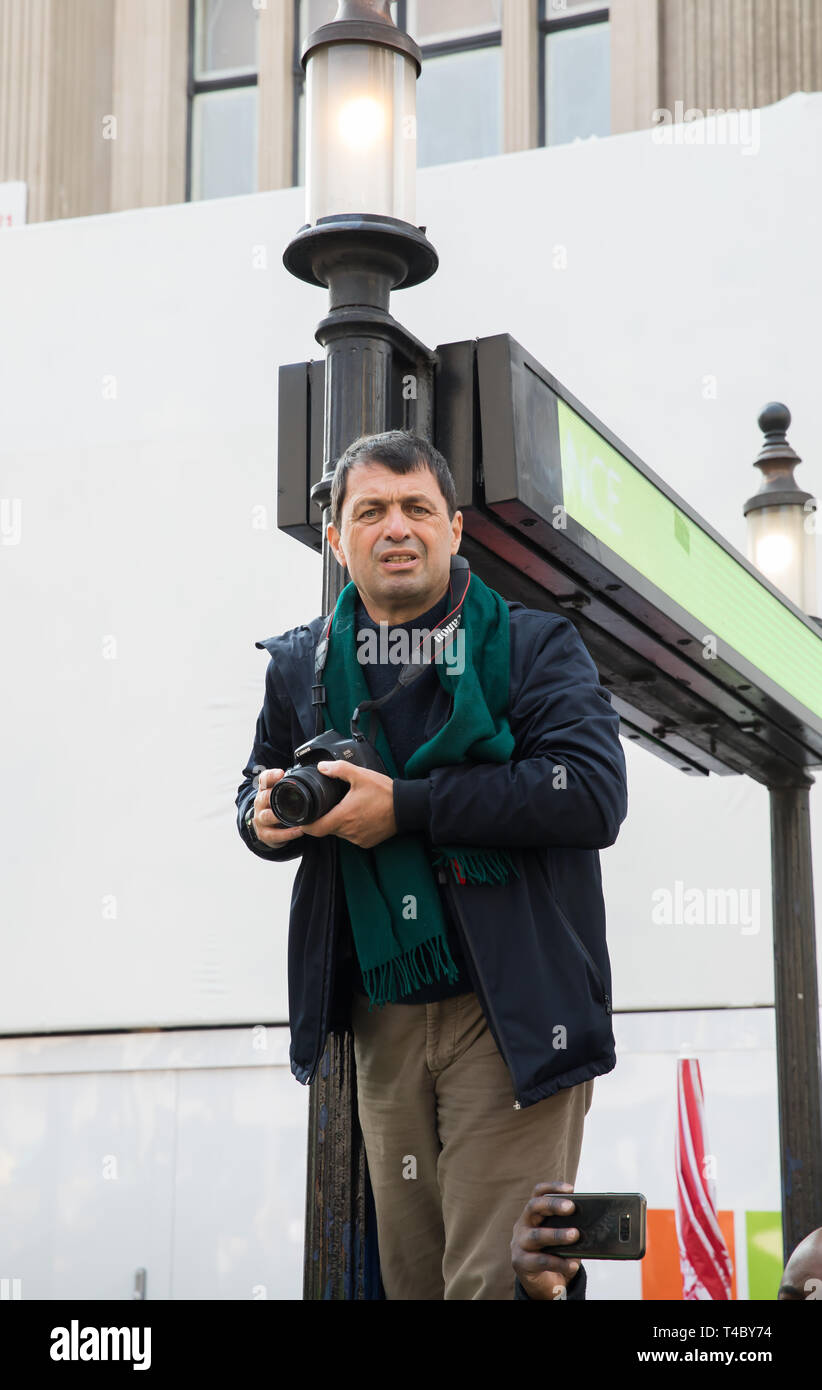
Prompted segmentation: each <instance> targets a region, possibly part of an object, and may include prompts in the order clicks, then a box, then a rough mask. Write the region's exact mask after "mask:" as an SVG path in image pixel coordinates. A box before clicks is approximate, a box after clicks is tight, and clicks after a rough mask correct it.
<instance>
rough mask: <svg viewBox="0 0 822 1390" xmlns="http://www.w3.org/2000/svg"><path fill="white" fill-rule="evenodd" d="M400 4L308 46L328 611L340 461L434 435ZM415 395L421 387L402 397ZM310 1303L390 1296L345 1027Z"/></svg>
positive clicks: (319, 1161)
mask: <svg viewBox="0 0 822 1390" xmlns="http://www.w3.org/2000/svg"><path fill="white" fill-rule="evenodd" d="M389 3H390V0H339V9H338V11H337V14H336V16H335V18H334V19H333V20H332V21H331V23H330V24H325V25H323V26H322V28H320V29H316V30H315V31H314V33H312V34H310V35H309V36H308V38H307V39H306V41H305V44H304V45H303V50H302V63H303V67H304V68H305V70H306V114H307V131H306V224H305V226H303V227H301V228H300V230H299V232H298V233H297V235H296V236H295V237H294V238H293V240H292V241H291V242H290V243H289V245H288V247H287V248H286V250H285V253H284V255H283V261H284V263H285V265H286V268H287V269H288V270H290V271H291V273H292V275H296V276H297V277H298V278H299V279H301V280H305V281H307V283H308V284H310V285H323V286H327V288H328V291H329V307H328V314H327V315H326V317H325V318H324V319H322V320H321V322H320V323H319V324H318V326H317V330H316V335H315V336H316V338H317V341H318V342H319V343H320V344H321V345H322V346H323V347H324V348H325V353H326V356H325V406H324V451H323V477H322V479H321V481H320V482H319V483H317V484H316V486H315V487H314V488H313V489H312V492H311V497H312V501H313V502H315V503H316V504H317V505H318V506H320V507H322V509H323V593H322V603H323V612H324V613H329V612H330V611H331V609H332V608H333V606H334V603H335V602H336V599H337V597H338V595H339V593H340V590H341V588H342V586H343V582H344V572H343V570H341V568H340V566H339V565H338V564H337V561H336V559H335V558H334V556H333V554H332V553H331V551H330V548H329V546H328V542H327V540H326V539H325V528H326V525H327V522H328V520H329V513H328V510H327V509H328V505H329V502H330V498H331V479H332V476H333V473H334V467H335V464H336V462H337V459H338V458H339V457H340V455H341V454H342V453H343V452H344V450H345V448H346V447H347V446H348V445H349V444H350V443H351V442H352V440H354V439H356V438H357V437H358V436H359V435H361V434H372V433H378V432H380V431H382V430H386V429H391V428H395V427H403V426H405V427H409V428H413V429H415V430H416V431H417V433H420V434H423V435H426V436H430V434H431V426H432V391H433V367H434V360H435V359H434V355H433V353H432V352H431V351H430V350H429V349H428V348H427V347H425V346H424V344H423V343H421V342H419V341H418V340H417V339H416V338H415V337H414V336H413V334H411V333H408V332H407V331H406V329H404V328H403V327H402V325H401V324H399V323H397V321H396V320H395V319H394V318H392V316H391V314H390V312H389V301H390V296H391V291H392V290H394V289H400V288H404V287H408V286H411V285H418V284H420V283H421V282H422V281H424V280H427V279H428V278H429V276H431V275H433V274H434V271H435V270H436V269H437V264H438V261H437V253H436V251H435V250H434V248H433V246H432V245H431V243H430V242H429V241H428V240H427V238H426V236H425V228H424V227H417V226H415V225H414V216H415V184H416V81H417V78H418V76H419V73H420V71H421V67H422V55H421V53H420V50H419V48H418V47H417V45H416V44H415V43H414V41H413V39H411V38H410V37H409V35H408V34H405V33H403V32H402V31H401V30H400V29H398V28H397V27H396V25H395V24H394V21H393V19H392V17H391V14H390V9H389ZM403 383H405V387H406V388H408V387H409V383H410V389H403ZM303 1297H304V1298H305V1299H370V1298H378V1297H379V1261H378V1256H377V1246H376V1231H375V1223H374V1219H373V1208H372V1205H371V1203H370V1194H369V1189H368V1181H367V1170H366V1164H365V1155H364V1149H363V1142H362V1135H361V1133H360V1129H359V1123H358V1120H357V1114H356V1076H355V1065H354V1055H353V1041H352V1036H351V1034H350V1032H347V1031H346V1032H332V1033H330V1034H329V1036H328V1038H327V1040H326V1048H325V1053H324V1055H323V1058H322V1061H321V1063H320V1067H319V1070H318V1073H317V1076H316V1077H315V1079H314V1081H313V1082H312V1084H311V1098H310V1105H309V1133H308V1182H307V1200H306V1246H305V1270H304V1285H303Z"/></svg>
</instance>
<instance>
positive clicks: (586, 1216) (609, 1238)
mask: <svg viewBox="0 0 822 1390" xmlns="http://www.w3.org/2000/svg"><path fill="white" fill-rule="evenodd" d="M557 1195H561V1194H557ZM565 1196H567V1198H568V1200H569V1201H570V1202H573V1203H574V1208H575V1209H574V1211H569V1212H560V1213H557V1215H556V1216H547V1217H546V1218H545V1220H544V1221H543V1222H541V1225H543V1226H553V1227H555V1228H559V1227H560V1226H563V1227H568V1226H575V1227H576V1229H577V1230H578V1231H579V1240H575V1241H574V1242H573V1244H571V1245H543V1247H542V1252H543V1254H546V1255H565V1256H567V1257H568V1258H569V1259H586V1260H641V1259H642V1257H643V1256H644V1254H645V1212H646V1209H647V1205H648V1204H647V1202H646V1201H645V1198H644V1197H643V1195H642V1193H641V1192H567V1193H566V1194H565Z"/></svg>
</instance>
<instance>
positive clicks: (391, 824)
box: [303, 762, 397, 849]
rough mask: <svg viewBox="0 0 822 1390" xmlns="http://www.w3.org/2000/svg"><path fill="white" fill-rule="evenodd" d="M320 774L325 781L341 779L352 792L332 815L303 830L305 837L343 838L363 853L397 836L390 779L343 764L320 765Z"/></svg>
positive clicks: (318, 768) (378, 773) (347, 793)
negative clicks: (335, 778)
mask: <svg viewBox="0 0 822 1390" xmlns="http://www.w3.org/2000/svg"><path fill="white" fill-rule="evenodd" d="M317 771H318V772H321V773H323V775H324V776H326V777H340V778H342V780H343V781H344V782H348V784H349V789H348V791H347V792H346V794H345V796H344V797H343V799H342V801H341V802H340V803H339V804H338V805H337V806H335V807H334V809H333V810H332V811H329V812H328V813H327V815H324V816H320V818H319V820H315V821H312V822H311V824H310V825H304V826H303V830H304V831H305V833H306V835H318V836H322V835H340V836H342V838H343V839H344V840H350V842H351V844H352V845H359V847H360V849H373V847H374V845H379V844H382V842H383V840H389V839H390V838H391V836H392V835H396V833H397V822H396V821H395V819H394V783H393V782H392V780H391V778H390V777H386V776H385V774H384V773H382V772H372V771H371V769H370V768H367V767H351V766H350V765H349V764H348V763H344V762H329V763H325V762H323V763H317Z"/></svg>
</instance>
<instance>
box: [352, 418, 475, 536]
mask: <svg viewBox="0 0 822 1390" xmlns="http://www.w3.org/2000/svg"><path fill="white" fill-rule="evenodd" d="M358 463H382V464H384V465H385V467H386V468H390V469H391V470H392V472H394V473H413V472H414V470H415V469H418V468H430V469H431V472H432V473H433V474H434V477H435V478H436V480H437V482H438V484H439V489H440V492H441V493H442V495H443V497H444V498H445V504H446V506H447V508H448V519H449V521H450V520H453V517H454V513H455V512H456V510H457V492H456V488H455V487H454V479H453V477H452V475H451V469H450V468H449V467H448V464H447V463H446V461H445V459H444V458H443V456H442V454H441V453H440V451H439V449H435V448H434V446H433V444H432V443H431V442H430V440H428V439H423V438H422V436H421V435H419V434H412V433H411V431H410V430H385V431H384V433H382V434H361V435H360V437H359V439H355V440H354V442H353V444H349V446H348V448H347V449H346V451H345V453H344V454H341V455H340V457H339V459H338V460H337V466H336V468H335V469H334V480H333V482H332V484H331V524H332V526H335V527H336V528H337V530H339V529H340V520H341V518H342V508H343V502H344V501H345V489H346V483H347V481H348V474H349V473H350V471H351V469H352V468H354V467H356V465H357V464H358Z"/></svg>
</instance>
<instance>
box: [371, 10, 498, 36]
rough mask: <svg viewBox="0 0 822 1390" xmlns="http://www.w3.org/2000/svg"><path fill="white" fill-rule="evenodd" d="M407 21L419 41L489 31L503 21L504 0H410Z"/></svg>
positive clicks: (412, 33)
mask: <svg viewBox="0 0 822 1390" xmlns="http://www.w3.org/2000/svg"><path fill="white" fill-rule="evenodd" d="M395 18H396V16H395ZM406 24H407V28H408V32H409V34H411V36H412V38H415V39H416V40H417V43H439V42H441V41H442V40H443V39H461V38H466V37H467V36H468V35H473V34H487V33H488V32H489V31H493V30H494V29H499V28H500V27H501V25H502V0H445V3H443V0H408V7H407V19H406Z"/></svg>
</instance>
